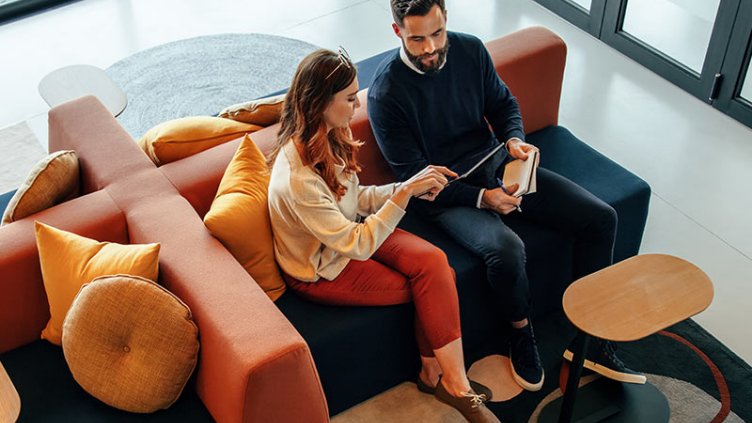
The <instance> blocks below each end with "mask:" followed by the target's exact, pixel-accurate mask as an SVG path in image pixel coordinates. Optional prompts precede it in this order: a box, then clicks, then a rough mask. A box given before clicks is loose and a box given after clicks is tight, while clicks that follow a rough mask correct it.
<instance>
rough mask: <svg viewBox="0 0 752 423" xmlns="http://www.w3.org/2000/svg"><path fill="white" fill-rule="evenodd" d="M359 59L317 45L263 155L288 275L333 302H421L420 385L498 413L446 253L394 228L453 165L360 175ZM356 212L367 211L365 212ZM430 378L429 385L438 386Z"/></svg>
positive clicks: (310, 293) (483, 418)
mask: <svg viewBox="0 0 752 423" xmlns="http://www.w3.org/2000/svg"><path fill="white" fill-rule="evenodd" d="M355 76H356V70H355V67H354V66H353V64H352V63H351V62H350V59H349V57H347V55H346V53H345V52H344V50H342V49H340V52H339V54H338V53H334V52H332V51H328V50H318V51H315V52H313V53H311V54H310V55H308V56H307V57H306V58H304V59H303V61H302V62H301V63H300V65H299V66H298V69H297V71H296V73H295V77H294V79H293V82H292V85H291V87H290V90H289V92H288V93H287V97H286V98H285V104H284V109H283V111H282V118H281V125H282V126H281V129H280V132H279V135H278V143H277V146H276V148H275V150H274V151H273V152H272V154H271V156H270V158H269V162H270V165H271V166H272V174H271V182H270V185H269V211H270V214H271V222H272V229H273V232H274V246H275V249H274V250H275V256H276V259H277V262H278V263H279V265H280V267H281V268H282V270H283V271H284V273H285V279H286V280H287V283H288V286H289V287H290V288H291V289H292V290H294V291H296V292H298V293H299V294H300V295H301V296H303V297H305V298H307V299H309V300H311V301H316V302H320V303H324V304H332V305H359V306H361V305H371V306H377V305H391V304H402V303H406V302H409V301H413V302H414V303H415V308H416V320H417V322H416V325H415V326H416V337H417V342H418V348H419V350H420V355H421V362H422V368H421V371H420V373H419V375H418V388H419V389H421V391H424V392H434V394H435V395H436V397H437V398H438V399H439V400H441V401H443V402H446V403H448V404H449V405H452V406H453V407H455V408H457V409H458V410H459V411H460V412H461V413H462V414H463V415H464V416H465V417H466V418H467V419H468V420H469V421H473V422H476V421H477V422H496V421H498V420H497V419H496V418H495V417H494V416H493V414H492V413H491V412H490V411H489V410H488V409H487V408H486V407H485V405H484V404H483V401H484V400H486V399H487V398H489V397H490V392H489V391H488V388H485V387H483V386H482V385H480V384H477V383H475V382H473V385H472V388H471V382H470V381H469V380H468V378H467V375H466V374H465V368H464V358H463V355H462V340H461V338H460V322H459V306H458V299H457V290H456V286H455V280H454V272H453V270H452V269H451V267H449V263H448V262H447V258H446V255H445V254H444V253H443V252H442V251H441V250H439V249H438V248H436V247H435V246H433V245H432V244H430V243H428V242H427V241H424V240H423V239H421V238H419V237H417V236H415V235H412V234H410V233H408V232H405V231H402V230H400V229H396V226H397V223H399V221H400V219H401V218H402V216H404V214H405V208H406V207H407V204H408V202H409V201H410V199H411V198H412V197H413V196H420V197H421V198H423V199H425V200H429V201H431V200H433V199H434V198H435V197H436V195H437V194H438V193H439V192H440V191H441V189H442V188H443V187H444V185H445V184H446V183H447V176H449V177H457V175H456V174H455V173H454V172H452V171H450V170H449V169H446V168H444V167H441V166H428V167H427V168H425V169H423V170H422V171H421V172H419V173H418V174H416V175H415V176H413V177H412V178H410V179H409V180H407V181H405V182H403V183H398V184H388V185H384V186H359V185H358V177H357V172H358V171H360V168H359V167H358V164H357V163H356V160H355V153H356V152H357V150H358V148H359V147H360V145H361V144H360V143H359V142H358V141H355V140H353V139H352V133H351V131H350V127H349V124H350V120H351V119H352V117H353V114H354V113H355V109H356V108H358V107H360V102H359V100H358V98H357V96H356V94H357V92H358V81H357V79H356V78H355ZM360 216H362V217H364V218H363V219H362V221H361V220H360ZM434 386H435V388H434Z"/></svg>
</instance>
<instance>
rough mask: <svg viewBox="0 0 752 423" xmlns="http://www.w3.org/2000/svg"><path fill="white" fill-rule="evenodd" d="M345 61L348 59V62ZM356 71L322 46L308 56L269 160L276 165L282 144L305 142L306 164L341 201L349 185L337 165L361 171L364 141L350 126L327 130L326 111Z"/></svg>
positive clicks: (289, 95) (297, 75)
mask: <svg viewBox="0 0 752 423" xmlns="http://www.w3.org/2000/svg"><path fill="white" fill-rule="evenodd" d="M342 61H347V62H346V63H347V65H345V64H343V62H342ZM356 74H357V72H356V70H355V66H354V65H353V64H352V63H350V62H349V60H348V59H346V58H344V57H341V56H340V55H338V54H337V53H335V52H333V51H330V50H325V49H321V50H316V51H314V52H313V53H311V54H309V55H308V56H306V57H305V58H304V59H303V60H302V61H301V62H300V64H299V65H298V69H297V71H295V77H294V78H293V80H292V85H291V86H290V90H289V91H288V92H287V96H286V97H285V102H284V106H283V108H282V116H281V118H280V123H281V124H282V127H281V128H280V130H279V133H278V134H277V145H276V146H275V147H274V149H273V150H272V152H271V154H270V155H269V159H268V165H269V167H271V166H273V164H274V160H275V159H276V157H277V154H279V151H280V150H281V149H282V147H283V146H284V145H285V144H286V143H288V142H292V140H293V139H296V140H298V141H299V142H300V143H301V144H302V145H303V157H302V159H303V163H304V164H305V165H309V166H311V167H313V169H314V170H315V171H316V172H318V174H319V175H321V177H322V178H323V179H324V181H325V182H326V184H327V185H328V186H329V188H330V189H331V190H332V192H333V193H334V195H335V197H336V198H337V200H339V199H341V198H342V196H343V195H345V192H346V188H345V186H344V185H342V184H341V183H340V182H339V180H337V173H336V170H335V168H334V165H335V164H344V165H345V172H360V166H359V165H358V163H357V161H356V160H355V153H356V152H357V151H358V149H359V148H360V146H361V145H362V143H361V142H359V141H355V140H353V138H352V132H351V131H350V128H349V127H347V128H333V129H332V130H331V131H329V132H328V133H327V130H326V122H325V121H324V110H326V107H327V106H328V105H329V103H330V102H331V101H332V100H333V99H334V95H335V94H337V93H338V92H340V91H342V90H344V89H345V88H347V87H348V86H349V85H350V84H351V83H352V82H353V80H354V79H355V76H356Z"/></svg>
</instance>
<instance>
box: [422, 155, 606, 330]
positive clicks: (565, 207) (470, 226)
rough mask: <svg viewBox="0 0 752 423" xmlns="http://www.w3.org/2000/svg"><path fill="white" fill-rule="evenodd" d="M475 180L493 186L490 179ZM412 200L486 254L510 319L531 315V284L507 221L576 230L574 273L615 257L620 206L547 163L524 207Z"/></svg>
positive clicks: (491, 276) (492, 281)
mask: <svg viewBox="0 0 752 423" xmlns="http://www.w3.org/2000/svg"><path fill="white" fill-rule="evenodd" d="M484 179H487V178H484ZM473 182H475V183H476V184H478V183H480V184H482V186H485V187H486V188H493V187H494V186H493V185H492V183H491V182H489V181H485V182H484V181H473ZM413 203H422V204H416V207H415V209H417V211H418V212H419V213H422V214H424V215H425V216H426V217H428V218H429V219H430V220H432V221H433V222H434V223H436V224H437V225H439V226H440V227H441V228H442V229H443V230H444V231H446V232H447V233H448V234H449V235H450V236H451V237H452V238H454V239H455V240H456V241H457V242H458V243H459V244H461V245H463V246H464V247H465V248H467V249H468V250H470V251H471V252H472V253H474V254H476V255H477V256H479V257H480V258H481V259H483V261H484V262H485V263H486V268H487V277H488V282H489V284H490V285H491V287H492V289H493V292H494V294H495V296H496V300H497V304H499V306H500V308H501V313H502V316H503V317H504V318H505V319H507V320H509V321H518V320H522V319H524V318H526V317H528V316H529V315H530V290H529V287H528V279H527V272H526V271H525V245H524V243H523V242H522V240H521V239H520V237H519V236H517V234H516V233H514V231H512V230H511V229H510V228H509V227H508V226H507V225H506V224H505V222H508V221H510V220H512V219H522V220H525V221H529V222H534V223H535V224H539V225H542V226H546V227H549V228H551V229H553V230H555V231H558V232H560V233H565V234H568V235H570V236H572V237H573V238H574V254H573V255H574V257H573V272H574V275H573V276H574V278H575V279H577V278H580V277H582V276H585V275H588V274H590V273H592V272H595V271H597V270H600V269H602V268H604V267H606V266H609V265H610V264H611V263H612V260H613V248H614V239H615V236H616V211H615V210H614V209H613V208H612V207H611V206H609V205H608V204H606V203H605V202H603V201H602V200H600V199H598V198H597V197H595V196H594V195H593V194H591V193H590V192H588V191H586V190H585V189H584V188H582V187H580V186H579V185H577V184H575V183H574V182H572V181H570V180H569V179H566V178H564V177H563V176H561V175H558V174H556V173H554V172H552V171H550V170H547V169H544V168H538V175H537V192H536V193H534V194H528V195H526V196H524V197H523V199H522V204H521V206H520V207H521V209H522V212H521V213H519V212H517V211H513V212H511V213H510V214H508V215H505V216H502V215H500V214H498V213H496V212H493V211H490V210H485V209H477V208H473V207H440V206H436V205H433V204H431V203H428V202H425V201H415V200H413Z"/></svg>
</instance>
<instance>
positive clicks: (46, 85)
mask: <svg viewBox="0 0 752 423" xmlns="http://www.w3.org/2000/svg"><path fill="white" fill-rule="evenodd" d="M39 94H40V95H41V96H42V98H43V99H44V101H45V102H47V104H48V105H49V106H50V107H55V106H57V105H59V104H62V103H65V102H66V101H70V100H74V99H76V98H79V97H83V96H85V95H89V94H91V95H93V96H95V97H96V98H98V99H99V101H101V102H102V104H104V106H105V107H107V110H109V111H110V113H112V115H113V116H117V115H119V114H120V113H122V112H123V110H124V109H125V106H126V105H128V97H127V96H126V95H125V93H124V92H123V90H122V89H121V88H120V87H119V86H118V85H117V84H116V83H115V81H113V80H112V78H110V77H109V76H108V75H107V74H106V73H105V72H104V71H103V70H102V69H100V68H98V67H96V66H92V65H71V66H65V67H63V68H60V69H57V70H54V71H52V72H50V73H48V74H47V75H46V76H45V77H44V78H42V80H41V81H39Z"/></svg>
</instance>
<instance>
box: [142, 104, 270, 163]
mask: <svg viewBox="0 0 752 423" xmlns="http://www.w3.org/2000/svg"><path fill="white" fill-rule="evenodd" d="M259 129H261V127H260V126H258V125H250V124H247V123H241V122H236V121H234V120H231V119H223V118H219V117H211V116H193V117H184V118H180V119H174V120H170V121H167V122H163V123H160V124H159V125H157V126H155V127H153V128H151V129H150V130H149V131H148V132H146V134H145V135H144V136H143V137H141V139H139V140H138V145H139V146H141V148H142V149H143V150H144V152H145V153H146V155H148V156H149V158H150V159H151V160H152V161H153V162H154V163H155V164H156V165H157V166H160V165H163V164H166V163H170V162H174V161H175V160H180V159H182V158H185V157H188V156H192V155H194V154H196V153H200V152H202V151H204V150H208V149H210V148H212V147H215V146H217V145H219V144H223V143H226V142H227V141H232V140H234V139H237V138H240V137H242V136H243V135H245V134H248V133H251V132H255V131H258V130H259Z"/></svg>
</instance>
